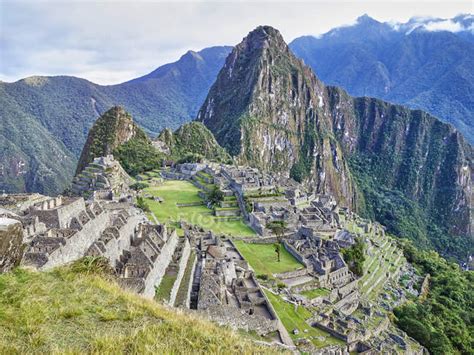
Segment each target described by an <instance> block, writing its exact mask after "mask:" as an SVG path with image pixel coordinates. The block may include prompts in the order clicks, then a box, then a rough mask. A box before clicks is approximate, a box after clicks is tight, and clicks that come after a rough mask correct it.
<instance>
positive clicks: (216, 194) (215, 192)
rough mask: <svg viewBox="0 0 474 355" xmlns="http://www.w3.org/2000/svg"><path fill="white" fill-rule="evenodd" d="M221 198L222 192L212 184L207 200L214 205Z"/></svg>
mask: <svg viewBox="0 0 474 355" xmlns="http://www.w3.org/2000/svg"><path fill="white" fill-rule="evenodd" d="M222 200H224V193H223V192H222V191H221V189H219V187H218V186H217V185H214V187H213V188H212V190H211V191H209V193H208V194H207V202H209V203H210V204H211V205H213V206H216V205H218V204H219V203H220V202H221V201H222Z"/></svg>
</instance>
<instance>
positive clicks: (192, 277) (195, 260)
mask: <svg viewBox="0 0 474 355" xmlns="http://www.w3.org/2000/svg"><path fill="white" fill-rule="evenodd" d="M197 260H198V256H197V255H195V256H194V261H193V267H192V269H191V277H190V278H189V284H188V293H187V297H186V302H185V306H186V308H189V306H190V304H191V291H192V288H193V280H194V272H195V271H196V265H197Z"/></svg>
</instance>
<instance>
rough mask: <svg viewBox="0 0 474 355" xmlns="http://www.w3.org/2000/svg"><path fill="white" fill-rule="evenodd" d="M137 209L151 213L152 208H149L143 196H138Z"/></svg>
mask: <svg viewBox="0 0 474 355" xmlns="http://www.w3.org/2000/svg"><path fill="white" fill-rule="evenodd" d="M137 207H138V208H139V209H141V210H142V211H144V212H150V207H148V204H147V203H146V201H145V199H144V198H143V197H141V196H137Z"/></svg>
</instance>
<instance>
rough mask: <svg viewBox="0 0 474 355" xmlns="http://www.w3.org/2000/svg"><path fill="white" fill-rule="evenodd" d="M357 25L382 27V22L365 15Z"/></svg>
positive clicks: (360, 17) (359, 18) (358, 19)
mask: <svg viewBox="0 0 474 355" xmlns="http://www.w3.org/2000/svg"><path fill="white" fill-rule="evenodd" d="M356 21H357V23H358V24H359V25H380V24H381V22H379V21H377V20H376V19H374V18H372V17H370V16H369V15H367V14H363V15H362V16H359V17H358V18H357V20H356Z"/></svg>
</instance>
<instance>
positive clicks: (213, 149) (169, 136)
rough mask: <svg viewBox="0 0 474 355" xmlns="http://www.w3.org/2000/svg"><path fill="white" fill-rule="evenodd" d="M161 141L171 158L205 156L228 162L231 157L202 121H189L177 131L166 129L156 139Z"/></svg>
mask: <svg viewBox="0 0 474 355" xmlns="http://www.w3.org/2000/svg"><path fill="white" fill-rule="evenodd" d="M157 142H161V144H164V147H163V148H164V149H166V150H167V152H168V153H169V158H171V159H173V160H175V161H178V160H182V159H193V156H194V158H199V157H205V158H206V159H209V160H212V161H218V162H228V161H229V160H230V159H231V158H230V156H229V154H228V153H227V152H226V151H225V149H224V148H222V147H221V146H220V145H219V144H218V143H217V141H216V139H215V138H214V136H213V134H212V133H211V132H210V131H209V130H208V129H207V128H206V126H204V125H203V124H202V123H200V122H189V123H186V124H184V125H182V126H181V127H179V128H178V129H177V130H176V131H174V132H172V131H171V130H170V129H169V128H167V129H164V130H163V131H162V132H161V133H160V135H159V136H158V137H157V139H156V140H155V144H156V143H157Z"/></svg>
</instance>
